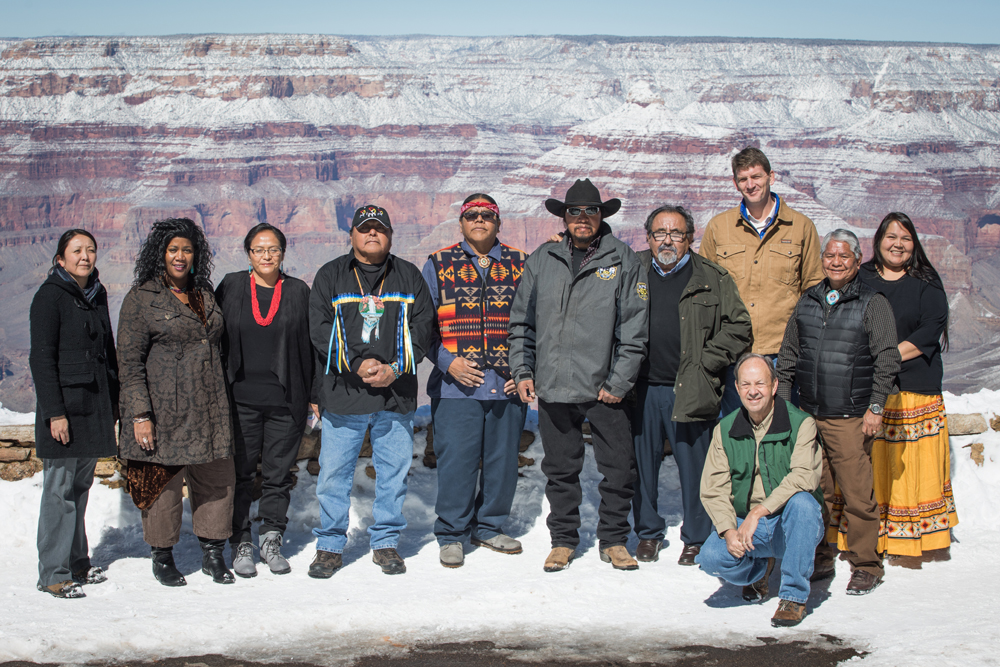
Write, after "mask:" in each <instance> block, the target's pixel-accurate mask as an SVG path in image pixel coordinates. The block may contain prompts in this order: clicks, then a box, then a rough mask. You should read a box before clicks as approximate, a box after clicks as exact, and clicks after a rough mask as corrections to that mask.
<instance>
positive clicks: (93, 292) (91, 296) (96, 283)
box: [52, 264, 102, 305]
mask: <svg viewBox="0 0 1000 667" xmlns="http://www.w3.org/2000/svg"><path fill="white" fill-rule="evenodd" d="M52 273H54V274H56V275H57V276H59V277H60V278H62V279H63V280H65V281H66V282H68V283H71V284H73V285H76V286H77V287H79V286H80V283H78V282H76V278H74V277H73V276H71V275H70V274H69V271H67V270H66V269H64V268H63V267H61V266H59V265H58V264H57V265H56V266H54V267H52ZM101 289H102V286H101V280H100V277H99V276H98V273H97V269H94V271H93V273H91V274H90V277H89V278H87V286H86V287H84V288H83V296H85V297H86V298H87V301H89V302H90V304H91V305H94V304H96V300H97V295H98V294H100V292H101Z"/></svg>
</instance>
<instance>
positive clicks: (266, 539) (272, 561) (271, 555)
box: [260, 530, 292, 574]
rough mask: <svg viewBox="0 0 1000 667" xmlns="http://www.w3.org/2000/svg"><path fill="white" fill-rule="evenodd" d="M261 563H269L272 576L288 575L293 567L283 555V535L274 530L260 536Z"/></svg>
mask: <svg viewBox="0 0 1000 667" xmlns="http://www.w3.org/2000/svg"><path fill="white" fill-rule="evenodd" d="M260 561H261V562H262V563H267V567H268V568H270V570H271V574H288V573H289V572H291V571H292V566H291V565H289V564H288V561H287V560H285V557H284V556H282V555H281V533H279V532H278V531H276V530H272V531H270V532H268V533H264V534H263V535H261V536H260Z"/></svg>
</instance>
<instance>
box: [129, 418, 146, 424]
mask: <svg viewBox="0 0 1000 667" xmlns="http://www.w3.org/2000/svg"><path fill="white" fill-rule="evenodd" d="M148 421H149V417H132V423H133V424H141V423H142V422H148Z"/></svg>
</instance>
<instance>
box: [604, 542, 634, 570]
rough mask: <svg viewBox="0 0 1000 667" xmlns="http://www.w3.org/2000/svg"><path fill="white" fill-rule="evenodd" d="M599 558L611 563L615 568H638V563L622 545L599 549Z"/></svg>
mask: <svg viewBox="0 0 1000 667" xmlns="http://www.w3.org/2000/svg"><path fill="white" fill-rule="evenodd" d="M601 560H602V561H604V562H605V563H611V567H613V568H615V569H616V570H638V569H639V564H638V563H637V562H635V559H634V558H632V556H630V555H629V553H628V549H626V548H625V547H623V546H622V545H620V544H619V545H617V546H614V547H608V548H607V549H601Z"/></svg>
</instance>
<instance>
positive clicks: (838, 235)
mask: <svg viewBox="0 0 1000 667" xmlns="http://www.w3.org/2000/svg"><path fill="white" fill-rule="evenodd" d="M831 241H843V242H844V243H846V244H847V246H848V247H849V248H850V249H851V252H853V253H854V256H855V257H857V258H858V261H859V262H860V261H861V243H860V242H859V241H858V237H857V236H855V234H854V232H852V231H851V230H849V229H835V230H833V231H832V232H830V233H829V234H827V235H826V236H824V237H823V242H822V243H821V244H820V246H819V248H820V250H819V251H820V253H824V252H826V246H828V245H829V244H830V242H831Z"/></svg>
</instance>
